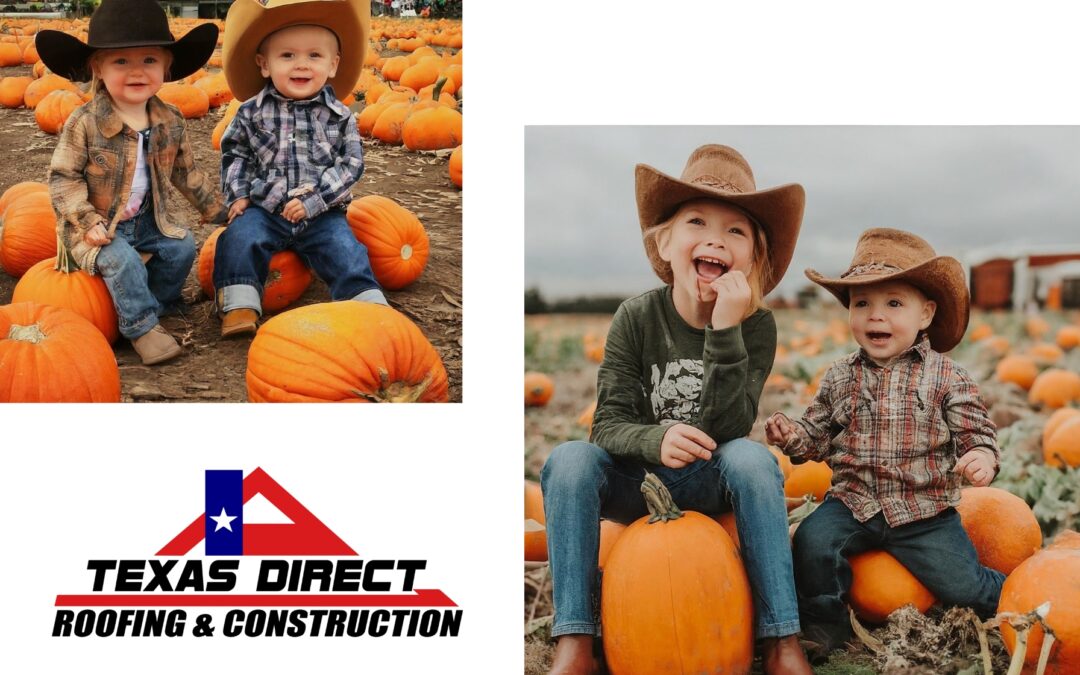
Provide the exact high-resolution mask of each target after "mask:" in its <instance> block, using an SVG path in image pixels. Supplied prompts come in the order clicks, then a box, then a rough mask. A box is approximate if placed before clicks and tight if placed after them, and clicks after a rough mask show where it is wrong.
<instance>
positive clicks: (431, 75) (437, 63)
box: [398, 57, 442, 91]
mask: <svg viewBox="0 0 1080 675" xmlns="http://www.w3.org/2000/svg"><path fill="white" fill-rule="evenodd" d="M441 69H442V60H441V59H439V58H438V57H435V58H425V59H421V60H420V61H418V62H417V63H416V64H415V65H411V66H409V67H408V68H406V69H405V70H404V71H402V73H401V77H400V78H398V81H399V82H400V83H401V84H402V85H403V86H406V87H410V88H412V89H415V90H417V91H420V89H422V88H424V87H426V86H428V85H429V84H434V83H435V80H437V79H439V71H440V70H441Z"/></svg>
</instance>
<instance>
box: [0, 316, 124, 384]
mask: <svg viewBox="0 0 1080 675" xmlns="http://www.w3.org/2000/svg"><path fill="white" fill-rule="evenodd" d="M119 401H120V369H119V368H117V366H116V358H115V356H113V352H112V348H110V347H109V343H108V342H106V341H105V338H104V337H102V335H101V332H100V331H99V330H98V329H97V328H95V327H94V326H93V324H91V323H90V322H89V321H87V320H86V319H84V318H82V317H81V316H79V315H78V314H76V313H75V312H72V311H71V310H69V309H64V308H62V307H50V306H48V305H39V304H37V303H34V302H20V303H16V304H12V305H4V306H3V307H0V402H4V403H60V402H65V403H110V402H111V403H116V402H119Z"/></svg>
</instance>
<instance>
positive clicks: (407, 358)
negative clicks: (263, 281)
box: [247, 300, 449, 403]
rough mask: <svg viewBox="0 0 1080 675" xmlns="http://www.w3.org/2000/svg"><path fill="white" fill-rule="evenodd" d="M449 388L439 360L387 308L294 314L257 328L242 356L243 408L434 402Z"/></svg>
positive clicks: (351, 306) (364, 305) (331, 305)
mask: <svg viewBox="0 0 1080 675" xmlns="http://www.w3.org/2000/svg"><path fill="white" fill-rule="evenodd" d="M447 387H448V384H447V379H446V369H445V368H444V367H443V364H442V360H441V359H440V358H439V354H438V352H436V351H435V348H434V347H432V346H431V343H430V342H428V341H427V338H425V337H424V334H423V333H421V332H420V329H419V328H417V327H416V325H415V324H414V323H413V322H412V321H410V320H409V319H408V318H407V317H406V316H405V315H404V314H402V313H400V312H398V311H397V310H395V309H391V308H390V307H387V306H386V305H377V304H374V303H369V302H356V301H353V300H345V301H341V302H326V303H321V304H316V305H308V306H306V307H299V308H297V309H292V310H289V311H287V312H283V313H281V314H278V315H277V316H275V317H273V318H272V319H270V320H269V321H267V322H266V323H265V324H263V326H262V327H261V328H259V332H258V333H256V335H255V339H254V340H252V342H251V348H250V349H249V350H248V362H247V392H248V400H249V401H255V402H329V401H341V402H356V403H363V402H411V401H421V402H436V401H446V400H448V398H449V396H448V392H447Z"/></svg>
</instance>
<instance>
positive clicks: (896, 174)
mask: <svg viewBox="0 0 1080 675" xmlns="http://www.w3.org/2000/svg"><path fill="white" fill-rule="evenodd" d="M705 143H722V144H725V145H730V146H731V147H733V148H735V149H736V150H738V151H739V152H740V153H742V155H743V156H744V157H746V159H747V161H749V163H750V165H751V167H752V168H753V171H754V177H755V179H756V182H757V186H758V188H759V189H761V188H764V187H773V186H776V185H780V184H783V183H801V184H802V185H803V187H804V188H805V189H806V211H805V213H804V216H803V224H802V233H801V235H800V237H799V242H798V245H797V246H796V248H795V256H794V258H793V260H792V262H791V265H790V267H788V270H787V274H786V275H785V277H784V279H783V281H782V282H781V283H780V285H779V287H778V289H777V291H776V292H779V293H782V294H785V295H789V296H790V295H793V294H794V293H795V291H797V290H798V289H799V288H801V287H802V286H804V285H805V284H808V283H809V282H808V281H807V280H806V277H805V276H803V270H804V269H805V268H807V267H812V268H815V269H817V270H818V271H820V272H822V273H825V274H830V275H835V274H839V273H840V272H843V271H844V270H846V269H847V267H848V264H849V263H850V261H851V256H852V253H853V252H854V248H855V242H856V240H857V239H858V236H859V233H860V232H862V231H863V230H865V229H867V228H870V227H896V228H900V229H904V230H909V231H911V232H914V233H915V234H918V235H919V236H922V237H923V238H925V239H926V240H928V241H929V242H930V244H931V245H932V246H933V247H934V248H935V249H936V250H937V252H938V253H939V254H942V255H952V256H955V257H957V258H959V259H960V260H961V261H962V262H966V261H967V259H968V258H969V256H971V255H975V254H978V253H979V252H980V249H982V250H985V249H986V248H987V247H990V248H1000V249H1002V250H1004V251H1007V250H1016V249H1019V248H1023V247H1026V246H1033V245H1034V246H1038V245H1046V244H1078V245H1080V127H1050V126H1042V127H1033V126H1032V127H1019V126H1013V127H992V126H957V127H886V126H860V127H855V126H852V127H826V126H816V127H815V126H802V127H780V126H774V127H735V126H728V127H631V126H612V127H600V126H590V127H572V126H559V127H555V126H547V127H541V126H528V127H526V129H525V287H526V288H530V287H534V286H535V287H539V288H540V290H541V291H542V292H543V294H544V296H545V297H547V298H548V299H553V298H563V297H568V296H576V295H593V294H617V295H630V294H634V293H638V292H641V291H644V290H647V289H649V288H653V287H655V286H657V285H659V284H660V281H659V279H658V278H657V277H656V276H655V275H654V274H653V272H652V269H651V267H650V266H649V264H648V261H647V260H646V258H645V253H644V249H643V248H642V245H641V235H640V233H641V229H640V226H639V224H638V219H637V207H636V204H635V201H634V166H635V164H637V163H639V162H641V163H644V164H649V165H651V166H653V167H655V168H657V169H659V170H660V171H662V172H664V173H666V174H668V175H671V176H675V177H678V176H679V175H680V174H681V173H682V170H683V166H684V165H685V163H686V159H687V157H688V156H689V155H690V153H691V152H692V151H693V149H694V148H696V147H697V146H699V145H702V144H705Z"/></svg>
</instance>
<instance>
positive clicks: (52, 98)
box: [34, 89, 83, 134]
mask: <svg viewBox="0 0 1080 675" xmlns="http://www.w3.org/2000/svg"><path fill="white" fill-rule="evenodd" d="M82 104H83V99H82V96H80V95H78V94H76V93H74V92H71V91H67V90H65V89H57V90H56V91H51V92H49V95H48V96H46V97H45V98H43V99H41V102H40V103H38V105H37V108H34V121H35V122H37V125H38V128H39V129H41V130H42V131H44V132H45V133H47V134H58V133H60V130H61V129H63V128H64V123H65V122H67V120H68V118H69V117H71V113H73V112H75V109H76V108H78V107H79V106H81V105H82Z"/></svg>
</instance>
